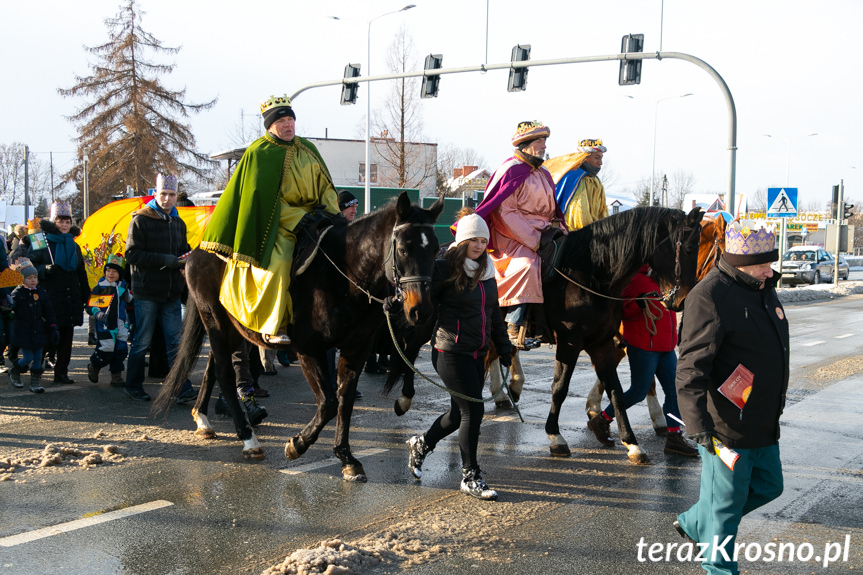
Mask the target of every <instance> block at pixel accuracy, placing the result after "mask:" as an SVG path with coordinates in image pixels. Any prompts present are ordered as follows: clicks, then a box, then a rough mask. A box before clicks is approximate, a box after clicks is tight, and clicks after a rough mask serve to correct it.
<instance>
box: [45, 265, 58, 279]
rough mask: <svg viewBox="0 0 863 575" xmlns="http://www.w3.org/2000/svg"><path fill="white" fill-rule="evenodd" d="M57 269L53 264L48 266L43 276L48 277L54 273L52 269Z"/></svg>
mask: <svg viewBox="0 0 863 575" xmlns="http://www.w3.org/2000/svg"><path fill="white" fill-rule="evenodd" d="M55 267H57V266H55V265H54V264H48V265H46V266H45V275H46V276H50V275H51V274H53V273H54V268H55Z"/></svg>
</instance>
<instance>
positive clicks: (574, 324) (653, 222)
mask: <svg viewBox="0 0 863 575" xmlns="http://www.w3.org/2000/svg"><path fill="white" fill-rule="evenodd" d="M702 215H703V214H702V212H700V210H697V209H696V210H693V211H692V212H691V213H690V214H689V215H686V214H685V213H684V212H682V211H680V210H671V209H667V208H636V209H633V210H629V211H626V212H622V213H620V214H615V215H613V216H610V217H608V218H605V219H603V220H599V221H598V222H594V223H592V224H591V225H589V226H587V227H585V228H583V229H581V230H578V231H575V232H572V233H570V234H569V235H568V236H567V237H566V240H565V241H564V245H563V253H562V256H561V260H560V264H559V265H558V269H559V274H557V276H556V277H555V278H552V279H551V280H549V281H546V282H545V283H544V284H543V293H544V299H545V302H544V304H543V309H544V311H545V316H546V323H547V325H548V327H549V328H551V330H552V331H553V332H554V336H555V339H556V342H557V353H556V361H555V371H554V384H553V386H552V406H551V409H550V412H549V416H548V420H547V421H546V433H547V434H548V435H549V438H550V440H551V453H552V455H554V456H568V455H570V450H569V447H568V446H567V444H566V441H565V440H564V439H563V437H562V436H561V435H560V429H559V426H558V417H559V414H560V409H561V406H562V404H563V400H564V398H565V397H566V394H567V392H568V390H569V382H570V379H571V377H572V373H573V370H574V368H575V363H576V361H577V359H578V355H579V353H580V352H581V351H582V350H585V351H587V352H588V354H589V355H590V357H591V359H592V360H593V362H594V366H595V369H596V372H597V375H598V376H599V378H600V381H602V382H603V384H604V385H605V389H606V390H608V394H609V398H610V399H611V401H612V404H613V405H614V406H615V412H616V413H622V414H624V415H623V417H619V418H618V425H619V426H620V428H621V437H622V438H623V441H624V443H626V444H628V445H632V446H633V448H630V460H632V461H634V462H644V461H645V456H644V454H643V453H642V452H641V451H640V449H639V448H638V446H637V442H636V440H635V436H634V435H633V434H632V430H631V428H630V426H629V420H628V419H627V418H626V416H625V413H626V412H625V410H624V409H622V404H623V391H622V388H621V384H620V380H619V379H618V377H617V370H616V368H617V361H618V360H617V355H616V349H615V345H614V335H615V334H616V333H617V329H618V326H619V325H620V318H621V314H622V307H623V306H622V301H620V300H619V298H620V294H621V293H622V291H623V288H624V287H626V285H627V284H628V283H629V281H630V280H631V279H632V277H633V276H634V275H635V273H636V272H637V271H638V269H639V268H640V267H641V266H642V265H643V264H645V263H649V264H650V266H651V267H652V268H653V270H654V274H655V275H654V277H655V279H656V280H657V282H658V283H659V285H660V287H661V288H662V289H663V292H664V294H665V302H664V303H665V305H666V306H667V307H668V308H669V309H672V310H677V309H678V308H679V307H680V306H681V304H682V301H683V298H684V297H686V294H687V293H688V292H689V290H690V289H691V288H692V286H693V285H694V284H695V268H696V260H697V254H698V246H699V233H700V221H701V218H702ZM609 298H611V299H609ZM432 327H433V322H429V323H427V324H423V325H417V326H409V327H408V328H407V329H406V330H405V331H404V332H403V333H402V334H401V339H402V341H401V342H400V343H401V344H402V345H403V346H404V347H405V355H406V356H407V357H408V358H409V359H411V360H413V359H414V358H415V357H416V355H417V354H418V353H419V349H420V347H422V345H423V344H424V343H425V342H426V341H428V338H429V336H430V335H431V329H432ZM400 377H403V379H404V382H403V386H402V395H401V397H400V398H399V399H398V400H397V401H396V405H395V410H396V413H397V414H399V415H401V414H402V413H404V412H405V411H407V409H408V408H409V407H410V401H411V398H412V397H413V395H414V378H413V373H412V372H410V370H409V369H408V368H407V366H405V365H404V363H403V362H401V361H400V360H399V361H396V362H395V363H394V364H393V366H392V367H391V371H390V376H389V378H388V380H387V386H388V388H391V387H394V386H395V384H396V383H397V380H398V379H399V378H400Z"/></svg>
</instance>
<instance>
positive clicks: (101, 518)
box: [0, 501, 173, 547]
mask: <svg viewBox="0 0 863 575" xmlns="http://www.w3.org/2000/svg"><path fill="white" fill-rule="evenodd" d="M171 505H173V503H171V502H170V501H151V502H150V503H144V504H142V505H135V506H134V507H126V508H125V509H118V510H116V511H109V512H108V513H102V514H100V515H94V516H92V517H85V518H84V519H76V520H75V521H69V522H68V523H61V524H60V525H54V526H53V527H43V528H42V529H35V530H33V531H27V532H26V533H19V534H18V535H10V536H9V537H3V538H2V539H0V546H2V547H13V546H15V545H21V544H22V543H29V542H31V541H36V540H38V539H44V538H45V537H50V536H52V535H59V534H60V533H68V532H69V531H75V530H76V529H82V528H84V527H90V526H91V525H98V524H99V523H105V522H107V521H113V520H115V519H124V518H126V517H131V516H133V515H138V514H139V513H146V512H147V511H154V510H156V509H161V508H162V507H169V506H171Z"/></svg>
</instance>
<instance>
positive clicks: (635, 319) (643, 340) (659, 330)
mask: <svg viewBox="0 0 863 575" xmlns="http://www.w3.org/2000/svg"><path fill="white" fill-rule="evenodd" d="M649 268H650V266H648V265H646V264H645V265H644V266H642V267H641V269H640V270H638V273H637V274H635V277H634V278H632V281H630V282H629V285H628V286H626V289H624V290H623V297H624V298H636V297H644V294H647V293H650V292H659V284H657V283H656V282H655V281H653V279H652V278H650V277H648V276H647V270H648V269H649ZM643 303H646V304H647V306H648V307H646V308H641V307H639V305H638V303H637V302H635V301H627V302H624V304H623V338H624V339H625V340H626V343H627V344H629V345H633V346H635V347H637V348H639V349H643V350H645V351H671V350H673V349H674V348H675V346H676V345H677V314H675V313H674V312H672V311H669V310H668V309H666V307H665V306H664V305H662V303H660V302H658V301H645V302H643ZM648 309H649V310H650V312H651V313H650V315H652V316H656V319H655V320H651V318H649V317H648V313H647V311H648ZM651 323H652V324H653V326H655V328H656V333H655V334H654V335H651V333H650V331H648V325H651Z"/></svg>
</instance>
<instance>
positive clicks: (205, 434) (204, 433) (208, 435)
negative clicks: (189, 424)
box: [195, 429, 218, 439]
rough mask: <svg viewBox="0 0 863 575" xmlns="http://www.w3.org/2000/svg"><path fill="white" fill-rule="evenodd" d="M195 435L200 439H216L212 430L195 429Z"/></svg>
mask: <svg viewBox="0 0 863 575" xmlns="http://www.w3.org/2000/svg"><path fill="white" fill-rule="evenodd" d="M195 435H196V436H197V437H200V438H201V439H216V437H218V436H217V435H216V432H215V431H213V430H212V429H197V430H195Z"/></svg>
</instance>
